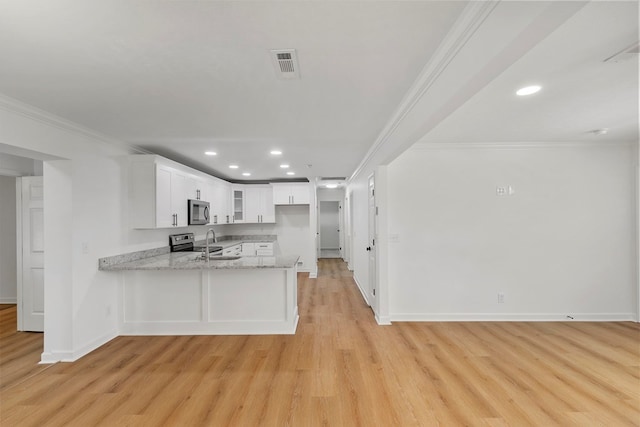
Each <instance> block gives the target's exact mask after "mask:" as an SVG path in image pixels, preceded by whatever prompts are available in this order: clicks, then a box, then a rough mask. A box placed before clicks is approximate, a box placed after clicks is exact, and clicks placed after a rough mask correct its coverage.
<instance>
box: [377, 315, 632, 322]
mask: <svg viewBox="0 0 640 427" xmlns="http://www.w3.org/2000/svg"><path fill="white" fill-rule="evenodd" d="M568 316H571V317H572V318H570V317H568ZM390 318H391V320H392V321H394V322H549V321H552V322H561V321H573V322H576V321H577V322H627V321H634V320H635V313H575V314H574V313H572V314H570V315H567V314H566V313H396V314H391V316H390Z"/></svg>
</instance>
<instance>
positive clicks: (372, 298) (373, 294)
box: [367, 175, 378, 313]
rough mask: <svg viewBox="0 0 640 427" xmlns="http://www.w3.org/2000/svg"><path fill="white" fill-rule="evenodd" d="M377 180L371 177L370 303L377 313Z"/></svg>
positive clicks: (368, 248)
mask: <svg viewBox="0 0 640 427" xmlns="http://www.w3.org/2000/svg"><path fill="white" fill-rule="evenodd" d="M375 194H376V191H375V181H374V178H373V175H371V176H370V177H369V243H368V246H367V251H368V252H369V295H368V299H369V305H370V306H371V308H373V311H374V312H376V313H377V307H378V306H377V296H376V286H377V285H376V284H377V283H378V281H377V277H376V270H377V269H376V199H375Z"/></svg>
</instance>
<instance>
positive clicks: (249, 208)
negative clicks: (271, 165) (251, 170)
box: [244, 185, 276, 223]
mask: <svg viewBox="0 0 640 427" xmlns="http://www.w3.org/2000/svg"><path fill="white" fill-rule="evenodd" d="M244 201H245V217H244V218H245V222H251V223H274V222H276V210H275V206H274V204H273V189H272V188H271V186H270V185H261V186H250V185H249V186H246V187H245V188H244Z"/></svg>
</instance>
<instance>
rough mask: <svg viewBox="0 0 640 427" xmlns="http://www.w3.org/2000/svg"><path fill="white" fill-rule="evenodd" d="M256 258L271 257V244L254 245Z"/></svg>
mask: <svg viewBox="0 0 640 427" xmlns="http://www.w3.org/2000/svg"><path fill="white" fill-rule="evenodd" d="M253 245H254V248H255V250H256V255H257V256H273V242H260V243H254V244H253Z"/></svg>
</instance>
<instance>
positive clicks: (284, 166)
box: [280, 163, 289, 169]
mask: <svg viewBox="0 0 640 427" xmlns="http://www.w3.org/2000/svg"><path fill="white" fill-rule="evenodd" d="M280 167H281V168H282V169H288V168H289V165H288V164H286V163H284V164H282V165H280Z"/></svg>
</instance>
